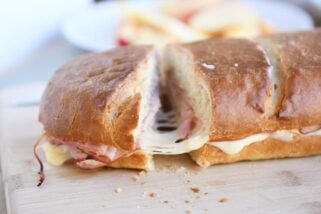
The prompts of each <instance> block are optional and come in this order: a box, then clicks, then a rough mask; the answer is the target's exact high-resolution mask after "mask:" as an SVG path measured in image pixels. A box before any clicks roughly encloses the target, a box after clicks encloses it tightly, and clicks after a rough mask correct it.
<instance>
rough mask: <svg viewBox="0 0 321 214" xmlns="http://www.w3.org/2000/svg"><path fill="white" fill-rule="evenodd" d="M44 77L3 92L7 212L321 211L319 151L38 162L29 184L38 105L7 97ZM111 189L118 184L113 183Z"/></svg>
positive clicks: (31, 90)
mask: <svg viewBox="0 0 321 214" xmlns="http://www.w3.org/2000/svg"><path fill="white" fill-rule="evenodd" d="M42 89H43V85H33V86H23V87H16V88H12V89H9V90H6V91H4V92H3V93H2V106H1V126H2V134H1V143H2V149H1V157H2V170H3V171H2V172H3V180H4V188H5V192H6V201H7V209H8V213H17V214H20V213H23V214H28V213H32V214H35V213H60V214H62V213H68V214H69V213H77V214H80V213H84V214H85V213H164V212H166V213H185V212H187V213H188V212H191V213H235V212H238V213H321V156H316V157H310V158H302V159H286V160H272V161H259V162H243V163H237V164H231V165H218V166H213V167H210V168H208V169H206V170H205V169H200V168H198V167H197V166H195V164H194V163H193V162H192V161H191V160H190V159H189V157H188V156H187V155H181V156H176V157H173V156H167V157H166V156H160V157H156V160H155V162H156V168H157V169H156V170H155V171H152V172H149V173H142V172H141V173H140V172H139V171H133V170H112V169H103V170H96V171H86V170H80V169H77V168H75V167H73V166H71V165H66V166H63V167H60V168H57V167H53V166H49V165H47V164H45V173H46V181H45V183H44V185H43V186H42V187H40V188H39V187H36V184H37V180H38V177H37V170H38V165H37V162H36V161H35V159H34V157H33V154H32V149H33V144H34V142H35V140H36V138H37V137H38V136H39V135H40V134H41V130H42V128H41V125H40V124H39V123H38V122H37V114H38V108H37V107H36V106H30V107H16V106H14V105H13V104H12V103H14V102H16V100H19V99H21V98H26V97H28V96H30V95H32V94H37V93H39V92H40V91H41V90H42ZM117 189H118V192H117V191H116V190H117Z"/></svg>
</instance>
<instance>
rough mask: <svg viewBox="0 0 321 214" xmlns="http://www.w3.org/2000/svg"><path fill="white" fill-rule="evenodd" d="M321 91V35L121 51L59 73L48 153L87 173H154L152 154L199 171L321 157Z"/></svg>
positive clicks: (47, 124) (50, 104) (45, 120)
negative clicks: (178, 159) (185, 160)
mask: <svg viewBox="0 0 321 214" xmlns="http://www.w3.org/2000/svg"><path fill="white" fill-rule="evenodd" d="M320 91H321V29H316V30H312V31H306V32H297V33H288V34H286V33H284V34H276V35H272V36H264V37H258V38H255V39H208V40H204V41H199V42H193V43H188V44H171V45H167V46H166V47H165V48H163V49H161V50H160V49H157V48H154V47H152V46H133V47H123V48H116V49H112V50H109V51H107V52H103V53H93V54H87V55H84V56H80V57H78V58H76V59H74V60H72V61H70V62H68V63H66V64H65V65H64V66H62V67H61V68H60V69H59V70H58V71H57V72H56V73H55V74H54V76H53V77H52V79H51V80H50V81H49V83H48V85H47V88H46V90H45V92H44V94H43V97H42V102H41V106H40V114H39V120H40V122H41V123H42V124H43V126H44V136H45V139H46V142H45V143H42V144H41V147H42V148H43V149H44V151H45V155H46V159H47V161H48V162H49V163H51V164H53V165H61V164H63V163H64V162H67V161H72V162H74V163H75V165H76V166H78V167H81V168H88V169H92V168H97V167H105V166H107V167H114V168H134V169H144V170H151V169H152V168H153V159H152V157H153V155H155V154H158V155H176V154H183V153H189V154H190V156H191V158H192V159H193V160H194V161H195V162H196V163H197V164H198V165H200V166H201V167H208V166H210V165H213V164H222V163H232V162H237V161H243V160H259V159H273V158H285V157H300V156H310V155H316V154H320V153H321V109H320V106H321V93H320ZM164 97H167V99H163V98H164ZM168 106H169V108H168ZM39 145H40V143H37V145H36V149H35V151H37V148H38V147H39ZM35 153H37V152H35Z"/></svg>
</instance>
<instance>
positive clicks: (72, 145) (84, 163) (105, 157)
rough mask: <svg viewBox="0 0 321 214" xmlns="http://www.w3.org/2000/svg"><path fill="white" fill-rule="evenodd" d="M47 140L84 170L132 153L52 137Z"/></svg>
mask: <svg viewBox="0 0 321 214" xmlns="http://www.w3.org/2000/svg"><path fill="white" fill-rule="evenodd" d="M49 140H50V143H52V144H54V145H56V146H59V147H61V149H62V150H63V151H66V150H67V151H68V152H69V154H70V156H71V157H72V158H73V159H75V160H76V165H77V166H79V167H81V168H85V169H93V168H99V167H103V166H106V165H107V164H110V163H111V162H113V161H115V160H117V159H119V158H120V157H123V156H127V155H131V154H132V153H133V152H128V151H125V150H122V149H119V148H115V147H113V146H109V145H94V144H88V143H81V142H77V141H62V140H60V139H58V138H54V137H50V138H49ZM134 152H135V151H134Z"/></svg>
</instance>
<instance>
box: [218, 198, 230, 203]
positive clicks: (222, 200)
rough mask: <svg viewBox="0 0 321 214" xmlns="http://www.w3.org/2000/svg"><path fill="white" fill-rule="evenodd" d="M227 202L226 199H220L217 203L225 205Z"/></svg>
mask: <svg viewBox="0 0 321 214" xmlns="http://www.w3.org/2000/svg"><path fill="white" fill-rule="evenodd" d="M227 201H228V198H225V197H223V198H220V200H219V201H218V202H220V203H226V202H227Z"/></svg>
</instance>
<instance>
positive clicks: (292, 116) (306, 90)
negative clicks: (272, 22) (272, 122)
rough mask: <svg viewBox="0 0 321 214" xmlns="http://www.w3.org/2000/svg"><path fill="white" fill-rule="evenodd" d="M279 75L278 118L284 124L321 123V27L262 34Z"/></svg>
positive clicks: (289, 126)
mask: <svg viewBox="0 0 321 214" xmlns="http://www.w3.org/2000/svg"><path fill="white" fill-rule="evenodd" d="M259 40H261V41H263V42H264V43H265V44H266V45H268V46H269V48H270V49H271V50H272V51H273V52H274V55H275V57H276V58H277V62H278V66H279V68H280V72H281V75H282V82H283V84H282V85H281V87H282V90H281V92H282V99H281V102H280V103H281V105H280V109H279V111H278V115H277V116H278V120H279V122H280V123H281V124H282V127H283V128H286V129H291V128H300V127H303V126H310V125H315V124H321V108H320V107H321V29H316V30H313V31H308V32H299V33H291V34H276V35H273V36H268V37H261V38H259Z"/></svg>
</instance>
